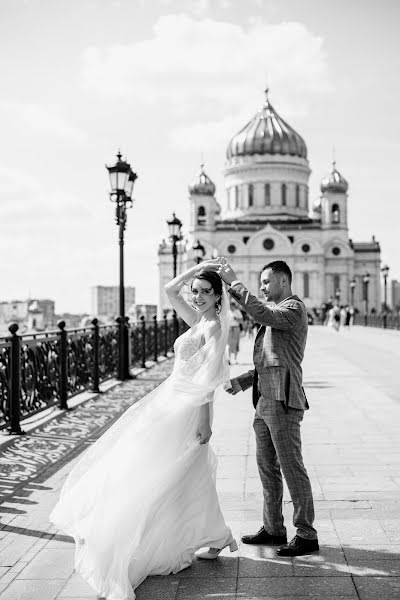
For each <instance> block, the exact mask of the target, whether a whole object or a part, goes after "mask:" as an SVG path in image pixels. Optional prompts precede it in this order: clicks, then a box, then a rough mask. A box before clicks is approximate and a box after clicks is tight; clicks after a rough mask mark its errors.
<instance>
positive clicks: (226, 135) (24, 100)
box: [0, 0, 400, 313]
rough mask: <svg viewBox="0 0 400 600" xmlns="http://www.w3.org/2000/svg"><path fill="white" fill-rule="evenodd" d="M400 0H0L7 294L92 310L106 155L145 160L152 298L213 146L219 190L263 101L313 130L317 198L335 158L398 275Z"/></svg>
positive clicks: (141, 298) (137, 251) (135, 278)
mask: <svg viewBox="0 0 400 600" xmlns="http://www.w3.org/2000/svg"><path fill="white" fill-rule="evenodd" d="M399 22H400V3H399V2H397V1H396V0H381V1H380V2H365V0H336V1H335V2H330V1H329V2H328V1H324V0H303V1H302V2H299V1H298V0H67V1H66V0H57V1H54V0H0V73H1V86H0V128H1V129H0V131H1V134H0V256H1V259H0V300H11V299H25V298H27V297H37V298H53V299H55V301H56V311H57V312H58V313H61V312H90V309H91V307H90V287H91V286H93V285H117V284H118V231H117V227H116V225H115V221H114V207H113V205H112V204H111V202H110V201H109V197H108V191H109V188H108V175H107V171H106V169H105V164H108V165H110V164H113V163H114V161H115V154H116V152H117V151H118V149H121V152H122V154H123V156H124V157H126V158H127V160H128V161H129V162H130V164H131V166H132V168H133V170H134V171H135V172H136V173H137V174H138V180H137V181H136V184H135V190H134V198H135V202H134V206H133V208H132V209H131V210H129V213H128V224H127V230H126V254H125V263H126V268H125V280H126V285H134V286H136V288H137V301H138V302H139V303H156V302H157V298H158V268H157V260H158V259H157V250H158V244H159V243H160V241H161V240H162V238H163V237H167V235H168V232H167V225H166V219H168V218H170V217H171V214H172V212H173V211H175V212H176V214H177V215H178V217H179V218H180V219H181V220H182V221H183V224H184V227H183V229H184V231H185V229H186V230H187V228H188V222H189V202H188V189H187V188H188V185H189V183H190V182H191V180H192V179H193V177H194V176H195V174H196V172H197V171H198V169H199V165H200V163H201V161H202V160H203V159H204V163H205V170H206V172H207V174H208V175H209V176H210V177H211V179H212V180H213V181H214V182H215V184H216V186H217V192H216V196H217V199H218V200H219V201H220V203H221V204H222V205H223V206H224V204H225V193H224V179H223V170H224V164H225V150H226V147H227V145H228V142H229V140H230V138H231V137H232V136H233V135H234V134H235V133H236V132H237V131H238V130H239V129H241V127H242V126H243V125H244V124H245V123H246V122H247V121H248V120H250V118H251V117H252V116H253V115H254V114H255V113H256V112H257V111H258V110H259V108H261V106H262V103H263V100H264V93H263V90H264V88H265V87H266V86H268V87H269V89H270V95H269V98H270V101H271V103H272V104H273V106H274V107H275V109H276V110H277V111H278V113H279V114H280V115H281V116H282V117H283V118H284V119H285V120H286V121H288V122H289V123H290V124H291V125H292V126H293V127H294V128H295V129H296V130H297V131H298V132H299V133H300V134H301V135H302V137H303V138H304V139H305V141H306V144H307V147H308V158H309V161H310V167H311V169H312V175H311V178H310V199H311V200H313V199H316V198H317V197H318V195H319V184H320V181H321V179H322V178H323V177H324V175H326V173H327V172H328V171H329V170H330V166H331V161H332V156H333V154H334V156H335V158H336V165H337V168H338V170H339V171H340V172H341V173H342V174H343V175H344V177H345V178H346V179H347V180H348V181H349V186H350V187H349V201H348V206H349V230H350V231H349V234H350V237H351V238H352V239H353V240H354V241H368V240H370V239H371V237H372V235H375V236H376V238H377V240H378V241H379V242H380V244H381V248H382V261H383V262H384V263H387V264H388V265H389V267H390V275H389V277H390V278H392V277H393V278H395V279H400V252H399V240H398V237H399V233H398V232H399V222H400V189H399V188H400V183H399V182H400V178H399V175H398V173H399V165H400V118H399V106H400V84H399V75H398V74H399V73H400V47H399V46H400V43H399V36H398V23H399Z"/></svg>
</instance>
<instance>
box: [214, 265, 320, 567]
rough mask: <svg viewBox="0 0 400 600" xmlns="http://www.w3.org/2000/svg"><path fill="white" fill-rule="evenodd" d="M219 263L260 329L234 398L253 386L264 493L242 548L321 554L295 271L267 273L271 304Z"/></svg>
mask: <svg viewBox="0 0 400 600" xmlns="http://www.w3.org/2000/svg"><path fill="white" fill-rule="evenodd" d="M219 261H220V264H219V266H217V265H215V268H216V270H217V272H218V273H219V274H220V276H221V278H222V279H223V280H224V281H225V283H226V284H228V285H229V286H230V287H229V293H230V294H231V295H232V296H233V298H234V299H235V300H236V302H238V303H239V304H240V305H241V306H242V307H243V308H244V310H245V311H246V312H247V313H248V314H249V315H250V316H251V317H252V318H253V319H254V321H255V322H256V323H258V324H259V325H261V327H260V328H259V330H258V333H257V337H256V340H255V344H254V355H253V358H254V366H255V368H254V370H251V371H249V372H248V373H244V374H243V375H240V376H239V377H237V378H234V379H232V380H231V388H230V389H229V390H227V391H229V392H230V393H232V394H236V393H238V392H240V391H244V390H247V389H248V388H249V387H251V386H252V387H253V404H254V406H255V409H256V413H255V418H254V430H255V434H256V441H257V464H258V470H259V473H260V478H261V482H262V486H263V492H264V511H263V520H264V524H263V527H261V529H260V530H259V531H258V532H257V533H256V534H254V535H245V536H243V537H242V541H243V542H244V543H245V544H266V545H274V544H278V545H280V544H283V545H282V547H281V548H279V549H278V550H277V554H279V555H280V556H299V555H302V554H309V553H310V552H315V551H317V550H318V549H319V546H318V539H317V532H316V530H315V529H314V527H313V521H314V504H313V497H312V489H311V484H310V480H309V478H308V475H307V471H306V469H305V466H304V463H303V457H302V453H301V436H300V423H301V421H302V419H303V415H304V410H306V409H308V402H307V399H306V396H305V394H304V390H303V387H302V370H301V362H302V360H303V355H304V349H305V345H306V338H307V328H308V325H307V311H306V307H305V306H304V304H303V302H302V301H301V300H300V298H298V297H297V296H294V295H293V293H292V287H291V285H292V273H291V271H290V268H289V266H288V265H287V264H286V263H285V262H284V261H281V260H277V261H273V262H270V263H269V264H267V265H266V266H265V267H263V270H262V272H261V291H262V292H263V294H264V296H265V298H266V300H267V301H268V302H270V303H273V304H274V306H266V305H265V304H264V303H263V302H261V301H260V300H258V299H257V298H256V297H255V296H253V295H252V294H250V292H249V291H248V290H247V289H246V287H245V286H244V285H243V284H242V283H241V282H240V281H239V280H238V279H237V277H236V275H235V273H234V271H233V270H232V268H231V267H230V266H229V265H228V264H227V263H226V260H225V259H223V258H222V259H219ZM282 473H283V475H284V477H285V480H286V483H287V486H288V488H289V492H290V496H291V498H292V502H293V509H294V515H293V523H294V526H295V527H296V530H297V532H296V533H297V534H296V535H295V537H294V538H293V539H292V540H291V541H290V542H289V543H287V538H286V528H285V526H284V522H283V515H282V498H283V485H282Z"/></svg>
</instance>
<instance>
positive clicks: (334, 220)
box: [332, 204, 340, 223]
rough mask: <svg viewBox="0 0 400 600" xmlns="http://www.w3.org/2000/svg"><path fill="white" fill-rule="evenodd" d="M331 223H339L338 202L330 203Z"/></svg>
mask: <svg viewBox="0 0 400 600" xmlns="http://www.w3.org/2000/svg"><path fill="white" fill-rule="evenodd" d="M332 223H340V209H339V205H338V204H333V205H332Z"/></svg>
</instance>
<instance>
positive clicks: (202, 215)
mask: <svg viewBox="0 0 400 600" xmlns="http://www.w3.org/2000/svg"><path fill="white" fill-rule="evenodd" d="M205 223H206V209H205V208H204V206H199V208H198V209H197V225H205Z"/></svg>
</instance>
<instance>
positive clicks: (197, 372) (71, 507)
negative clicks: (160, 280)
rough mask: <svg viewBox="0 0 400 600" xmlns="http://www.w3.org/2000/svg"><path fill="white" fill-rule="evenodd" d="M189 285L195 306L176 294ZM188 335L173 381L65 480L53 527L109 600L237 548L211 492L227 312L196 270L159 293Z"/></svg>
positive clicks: (207, 275) (225, 373) (211, 281)
mask: <svg viewBox="0 0 400 600" xmlns="http://www.w3.org/2000/svg"><path fill="white" fill-rule="evenodd" d="M192 278H193V281H192V283H191V294H192V301H193V306H194V307H192V306H191V305H189V304H188V303H187V302H186V301H185V300H184V298H183V297H182V295H181V288H182V286H183V285H184V284H185V280H190V279H192ZM165 290H166V292H167V294H168V297H169V299H170V302H171V304H172V306H173V307H174V309H175V310H176V312H177V313H178V315H179V316H180V317H182V319H184V320H185V321H186V323H187V324H188V325H189V326H190V329H188V331H186V332H185V333H184V334H183V335H181V336H180V337H179V338H178V339H177V340H176V342H175V364H174V368H173V371H172V373H171V375H170V376H169V377H168V379H166V380H165V381H164V382H163V383H162V384H161V385H159V386H158V387H157V388H156V389H155V390H153V391H152V392H150V393H149V394H148V395H147V396H145V397H144V398H143V399H142V400H140V401H139V402H138V403H136V404H134V405H133V406H132V407H131V408H130V409H128V410H127V411H126V412H125V413H124V414H123V415H122V416H121V417H120V419H119V420H118V421H117V422H116V423H115V424H114V425H113V426H112V427H111V428H110V429H109V430H108V431H107V432H106V433H105V434H104V435H103V436H102V437H101V438H100V439H99V440H98V441H97V442H96V443H95V444H94V445H93V446H92V447H91V448H89V449H88V450H87V451H86V453H85V454H84V455H83V457H82V458H81V459H80V461H79V462H78V463H77V465H76V466H75V467H74V468H73V470H72V471H71V473H70V474H69V476H68V478H67V480H66V482H65V484H64V487H63V489H62V491H61V496H60V499H59V501H58V504H57V505H56V507H55V508H54V510H53V512H52V513H51V515H50V520H51V521H52V522H53V523H54V524H55V525H56V526H57V527H58V528H59V529H62V530H63V531H65V532H66V533H68V534H69V535H71V536H72V537H73V538H74V539H75V544H76V552H75V569H76V571H78V572H79V573H80V574H81V575H82V577H83V578H84V579H85V580H86V581H87V582H88V583H89V584H90V585H91V586H92V587H93V588H94V589H95V590H96V592H97V593H98V594H99V595H100V596H103V597H105V598H107V600H134V598H135V594H134V589H135V588H137V587H138V586H139V585H140V583H141V582H142V581H143V580H144V579H145V578H146V577H147V576H149V575H167V574H169V573H177V572H178V571H181V570H182V569H185V568H186V567H189V566H190V564H191V563H192V562H193V560H194V557H195V552H196V551H197V550H198V549H199V548H202V547H205V546H210V548H209V549H208V550H207V551H203V553H200V554H198V555H197V556H198V557H199V558H205V559H214V558H216V557H217V556H218V555H219V553H220V552H221V550H222V549H223V548H225V547H227V546H229V547H230V550H231V552H233V551H234V550H237V545H236V542H235V540H234V539H233V537H232V533H231V530H230V529H229V527H227V525H226V523H225V521H224V518H223V516H222V513H221V509H220V506H219V502H218V496H217V492H216V488H215V478H216V466H217V460H216V457H215V455H214V453H213V451H212V449H211V447H210V445H209V444H208V441H209V439H210V437H211V434H212V431H211V422H212V402H213V397H214V391H215V389H216V388H217V387H218V386H220V384H221V383H223V382H224V381H227V380H228V379H229V370H228V369H229V368H228V363H227V358H226V343H227V338H228V309H229V305H228V302H227V297H226V292H225V290H224V289H223V284H222V280H221V278H220V276H219V275H218V274H217V273H215V272H214V271H211V270H208V269H207V263H203V264H201V265H196V266H195V267H193V268H191V269H189V270H188V271H186V272H185V273H183V274H181V275H179V276H178V277H176V278H175V279H173V280H172V281H171V282H170V283H168V284H167V285H166V286H165Z"/></svg>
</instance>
